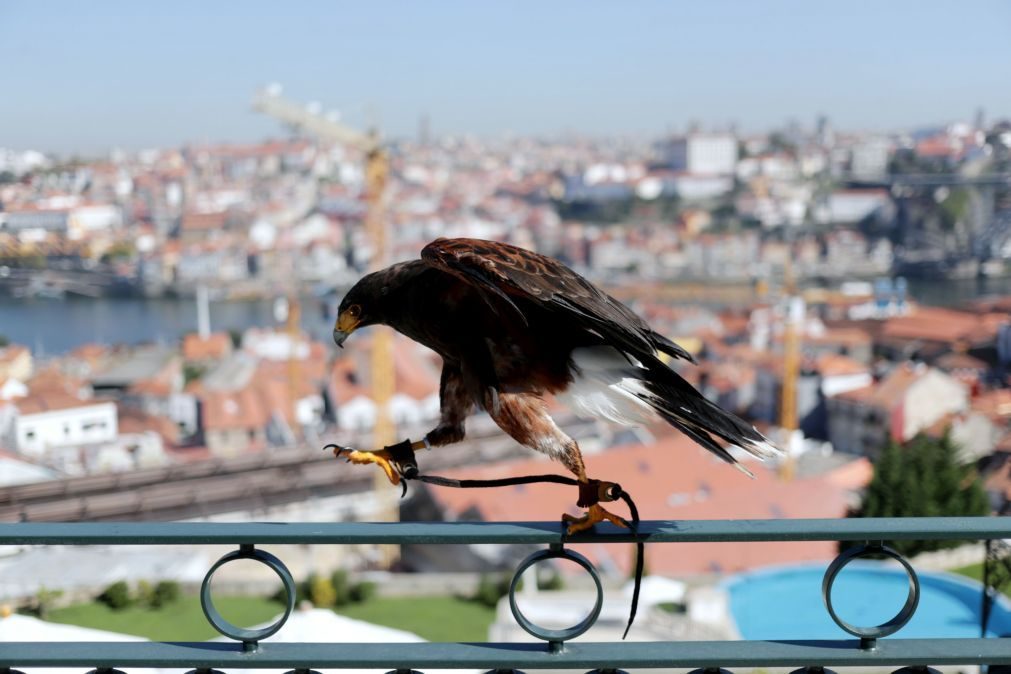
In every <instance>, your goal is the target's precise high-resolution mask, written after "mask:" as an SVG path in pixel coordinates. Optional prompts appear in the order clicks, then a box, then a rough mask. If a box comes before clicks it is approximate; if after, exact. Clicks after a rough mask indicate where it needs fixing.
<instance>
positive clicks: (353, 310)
mask: <svg viewBox="0 0 1011 674" xmlns="http://www.w3.org/2000/svg"><path fill="white" fill-rule="evenodd" d="M348 314H349V315H350V316H351V317H352V318H358V317H359V316H361V315H362V306H361V305H360V304H352V305H351V306H350V307H348Z"/></svg>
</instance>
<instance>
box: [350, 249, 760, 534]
mask: <svg viewBox="0 0 1011 674" xmlns="http://www.w3.org/2000/svg"><path fill="white" fill-rule="evenodd" d="M374 324H384V325H388V326H390V327H392V328H393V329H395V330H397V331H398V332H400V333H402V334H404V335H406V336H407V337H410V338H411V339H413V340H415V341H417V342H420V343H421V344H424V345H425V346H427V347H428V348H430V349H432V350H433V351H435V352H436V353H437V354H439V355H440V356H441V357H442V360H443V368H442V376H441V381H440V385H439V396H440V418H439V422H438V424H437V425H436V427H435V428H433V429H432V430H431V431H429V432H428V434H427V435H425V437H424V439H423V440H421V441H417V442H413V443H409V444H410V447H411V449H412V450H416V449H421V448H423V447H438V446H441V445H448V444H451V443H454V442H459V441H460V440H462V439H463V437H464V432H465V431H464V421H465V419H466V417H467V416H468V414H469V413H470V411H471V409H472V408H473V407H474V405H477V406H478V407H480V408H482V409H483V410H485V411H486V412H487V413H488V414H489V415H490V416H491V418H492V419H494V420H495V422H496V423H497V424H498V425H499V427H500V428H502V430H503V431H505V432H506V433H508V434H509V435H510V436H512V437H513V438H514V439H515V440H516V441H517V442H519V443H520V444H522V445H525V446H526V447H529V448H532V449H534V450H537V451H539V452H543V453H544V454H547V455H548V456H549V457H551V458H552V459H555V460H557V461H560V462H561V463H562V464H563V465H564V466H565V467H566V468H567V469H568V470H570V471H571V472H572V473H574V474H575V476H576V479H577V480H578V481H579V483H580V487H581V488H582V487H585V486H587V485H589V484H590V483H591V480H590V479H589V477H588V476H587V474H586V468H585V465H584V463H583V457H582V455H581V454H580V451H579V446H578V444H577V443H576V442H575V441H574V440H573V439H572V438H570V437H569V436H568V435H566V434H565V433H564V432H563V431H562V430H561V429H560V428H559V427H558V426H557V425H556V424H555V422H554V421H553V420H552V418H551V416H550V415H549V414H548V412H547V410H546V408H545V403H544V400H543V396H544V395H546V394H553V395H555V396H556V397H557V398H558V399H559V400H561V401H562V402H563V403H566V404H567V405H568V406H569V407H571V408H572V409H573V410H574V411H576V412H577V413H581V414H585V415H590V416H598V417H602V418H604V419H608V420H610V421H614V422H618V423H622V424H635V423H640V422H642V421H646V420H647V419H649V418H650V417H654V418H655V417H656V416H659V417H660V418H662V419H664V420H665V421H667V422H668V423H669V424H671V425H672V426H674V427H675V428H677V429H678V430H680V431H681V432H682V433H684V434H686V435H687V436H689V437H690V438H692V439H693V440H694V441H695V442H697V443H698V444H700V445H701V446H702V447H704V448H706V449H707V450H709V451H710V452H712V453H713V454H715V455H716V456H718V457H720V458H721V459H723V460H724V461H726V462H727V463H730V464H733V465H736V466H737V467H738V468H740V469H741V470H743V471H744V472H745V473H748V474H749V475H750V472H749V471H747V469H746V468H744V467H743V466H740V465H739V464H738V463H737V460H736V459H735V458H734V456H733V455H732V454H731V453H730V452H729V451H728V450H727V448H728V447H729V446H737V447H740V448H742V449H744V450H746V451H747V452H749V453H750V454H752V455H755V456H757V457H759V458H763V459H764V458H768V457H770V456H773V455H774V454H776V453H778V450H777V449H776V448H775V447H773V446H772V445H771V444H770V443H769V442H768V441H767V440H766V438H765V437H763V436H762V434H761V433H759V432H758V431H757V430H756V429H755V428H754V427H753V426H752V425H751V424H748V423H746V422H745V421H743V420H741V419H739V418H738V417H736V416H734V415H733V414H731V413H730V412H727V411H726V410H724V409H722V408H720V407H719V406H717V405H716V404H714V403H713V402H711V401H709V400H708V399H707V398H705V397H704V396H703V395H702V394H701V393H699V392H698V391H697V390H696V389H695V388H694V387H692V385H691V384H689V383H688V382H687V381H685V380H684V379H683V378H682V377H681V376H680V375H679V374H678V373H677V372H675V371H674V370H672V369H671V368H670V367H668V366H667V365H666V364H665V363H664V361H663V360H661V355H660V354H666V355H668V356H670V357H672V358H676V359H683V360H686V361H689V362H692V363H694V362H695V361H694V359H693V358H692V356H691V354H689V353H688V352H687V351H685V350H684V349H683V348H682V347H680V346H678V345H677V344H675V343H674V342H672V341H671V340H669V339H667V338H666V337H664V336H663V335H661V334H659V333H657V332H655V331H654V330H652V329H651V328H650V327H649V325H647V324H646V322H645V321H644V320H643V319H642V318H640V317H639V316H637V315H636V314H635V313H634V312H633V311H632V310H631V309H629V308H628V307H626V306H625V305H624V304H622V303H621V302H619V301H618V300H616V299H614V298H613V297H611V296H610V295H608V294H606V293H605V292H603V291H601V290H600V289H599V288H597V287H596V286H594V285H593V284H592V283H590V282H589V281H587V280H586V279H585V278H583V277H582V276H580V275H579V274H577V273H575V272H574V271H572V270H571V269H569V268H568V267H566V266H565V265H564V264H562V263H561V262H559V261H557V260H554V259H552V258H549V257H546V256H543V255H539V254H537V253H534V252H532V251H529V250H526V249H523V248H519V247H516V246H512V245H509V244H505V243H500V242H495V241H484V240H479V239H462V238H461V239H445V238H440V239H436V240H435V241H433V242H431V243H430V244H428V245H427V246H425V248H424V249H423V250H422V251H421V259H419V260H411V261H408V262H401V263H398V264H394V265H392V266H390V267H387V268H386V269H383V270H380V271H377V272H373V273H371V274H368V275H366V276H364V277H363V278H362V279H361V280H360V281H358V283H357V284H355V285H354V287H352V288H351V290H349V291H348V293H347V295H345V297H344V298H343V300H342V301H341V304H340V308H339V310H338V316H337V322H336V325H335V327H334V330H333V337H334V341H335V342H336V343H337V345H338V346H343V344H344V341H345V340H346V339H347V338H348V336H349V335H350V334H351V333H352V332H354V331H355V330H357V329H359V328H362V327H365V326H369V325H374ZM405 442H408V441H405ZM334 452H335V454H336V455H337V456H342V455H343V456H345V457H346V458H347V459H348V460H349V461H351V462H352V463H360V464H366V463H375V464H378V465H379V466H380V467H381V468H382V469H383V470H384V471H385V472H386V475H387V477H388V478H389V479H390V481H391V482H393V483H394V484H398V483H399V481H400V470H399V468H400V466H398V465H397V457H396V456H394V454H393V453H392V452H391V451H390V448H385V449H379V450H376V451H372V452H365V451H359V450H352V449H348V448H342V447H338V448H337V449H335V450H334ZM593 482H596V481H593ZM598 484H602V485H609V484H610V483H598ZM583 493H584V491H583V489H581V492H580V503H579V505H580V506H584V505H588V509H587V511H586V513H585V515H584V516H583V517H581V518H573V517H571V516H568V515H566V516H563V517H564V518H565V519H566V521H568V522H569V529H568V532H569V533H570V534H571V533H575V532H577V531H581V530H584V529H587V528H589V527H591V526H593V525H594V524H595V523H597V522H600V521H604V520H608V521H611V522H614V523H615V524H618V525H627V523H625V521H624V520H623V519H622V518H620V517H618V516H616V515H614V514H612V513H610V512H608V511H607V510H605V509H604V508H603V507H602V506H601V505H600V504H599V503H598V502H596V501H597V499H594V498H590V499H584V497H583ZM584 501H586V502H585V503H584Z"/></svg>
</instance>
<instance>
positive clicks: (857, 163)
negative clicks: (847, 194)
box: [850, 137, 891, 180]
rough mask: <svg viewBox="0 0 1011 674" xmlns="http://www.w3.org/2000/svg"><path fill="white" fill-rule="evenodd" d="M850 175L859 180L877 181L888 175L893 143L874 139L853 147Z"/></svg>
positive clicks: (878, 138)
mask: <svg viewBox="0 0 1011 674" xmlns="http://www.w3.org/2000/svg"><path fill="white" fill-rule="evenodd" d="M852 153H853V154H852V158H851V159H850V175H851V176H852V177H854V178H856V179H857V180H877V179H880V178H882V177H884V176H885V174H887V173H888V158H889V154H890V153H891V143H890V142H889V141H888V139H887V138H881V137H872V138H868V139H866V140H864V141H862V142H860V143H857V144H856V145H854V146H853V149H852Z"/></svg>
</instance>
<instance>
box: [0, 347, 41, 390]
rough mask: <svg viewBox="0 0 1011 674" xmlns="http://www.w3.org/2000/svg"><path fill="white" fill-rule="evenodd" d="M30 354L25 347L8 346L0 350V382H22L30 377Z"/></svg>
mask: <svg viewBox="0 0 1011 674" xmlns="http://www.w3.org/2000/svg"><path fill="white" fill-rule="evenodd" d="M32 367H33V360H32V352H31V351H29V350H28V347H27V346H21V345H20V344H10V345H9V346H5V347H3V348H0V382H2V381H4V380H5V379H16V380H18V381H21V382H24V381H28V379H30V378H31V376H32Z"/></svg>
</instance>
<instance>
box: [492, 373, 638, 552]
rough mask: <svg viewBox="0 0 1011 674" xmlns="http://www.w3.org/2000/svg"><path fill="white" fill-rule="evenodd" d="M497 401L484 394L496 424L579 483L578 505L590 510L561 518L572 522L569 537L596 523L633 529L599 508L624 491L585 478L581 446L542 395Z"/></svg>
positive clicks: (502, 397)
mask: <svg viewBox="0 0 1011 674" xmlns="http://www.w3.org/2000/svg"><path fill="white" fill-rule="evenodd" d="M497 398H498V400H497V401H494V400H492V396H491V394H490V393H487V392H486V393H485V400H484V409H485V410H486V411H487V412H488V414H489V415H490V416H491V418H492V419H494V420H495V423H497V424H498V425H499V427H500V428H501V429H502V430H504V431H505V432H506V433H508V434H509V435H511V436H512V437H513V439H515V440H516V441H517V442H519V443H520V444H521V445H525V446H527V447H530V448H531V449H536V450H537V451H538V452H543V453H544V454H547V455H548V456H550V457H551V458H552V459H555V460H557V461H561V462H562V464H564V465H565V467H566V468H568V469H569V470H570V471H572V472H573V474H575V476H576V479H577V480H579V500H578V501H577V502H576V505H578V506H579V507H580V508H586V509H587V510H586V513H585V514H584V515H583V516H582V517H573V516H572V515H569V514H568V513H566V514H564V515H562V521H564V522H568V523H569V528H568V533H569V534H575V533H579V532H580V531H585V530H586V529H589V528H590V527H592V526H593V525H594V524H596V523H597V522H604V521H608V522H613V523H614V524H616V525H618V526H620V527H626V528H631V527H630V526H629V524H628V522H626V521H625V520H624V519H622V518H621V517H618V516H617V515H615V514H613V513H610V512H608V511H607V510H605V509H604V508H603V506H601V505H600V504H601V503H607V502H610V501H614V500H615V499H617V498H618V494H620V493H621V488H620V487H618V486H617V485H616V484H614V483H613V482H602V481H601V480H591V479H590V478H588V477H587V476H586V466H585V465H583V455H582V454H580V452H579V445H578V444H576V441H575V440H573V439H572V438H570V437H569V436H568V435H566V434H565V432H564V431H562V429H560V428H559V427H558V426H557V425H556V424H555V422H554V420H553V419H552V418H551V416H550V415H549V414H548V412H547V410H546V409H545V407H544V401H543V400H542V399H541V398H540V397H539V396H537V395H534V394H530V393H506V392H502V393H499V394H498V396H497Z"/></svg>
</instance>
